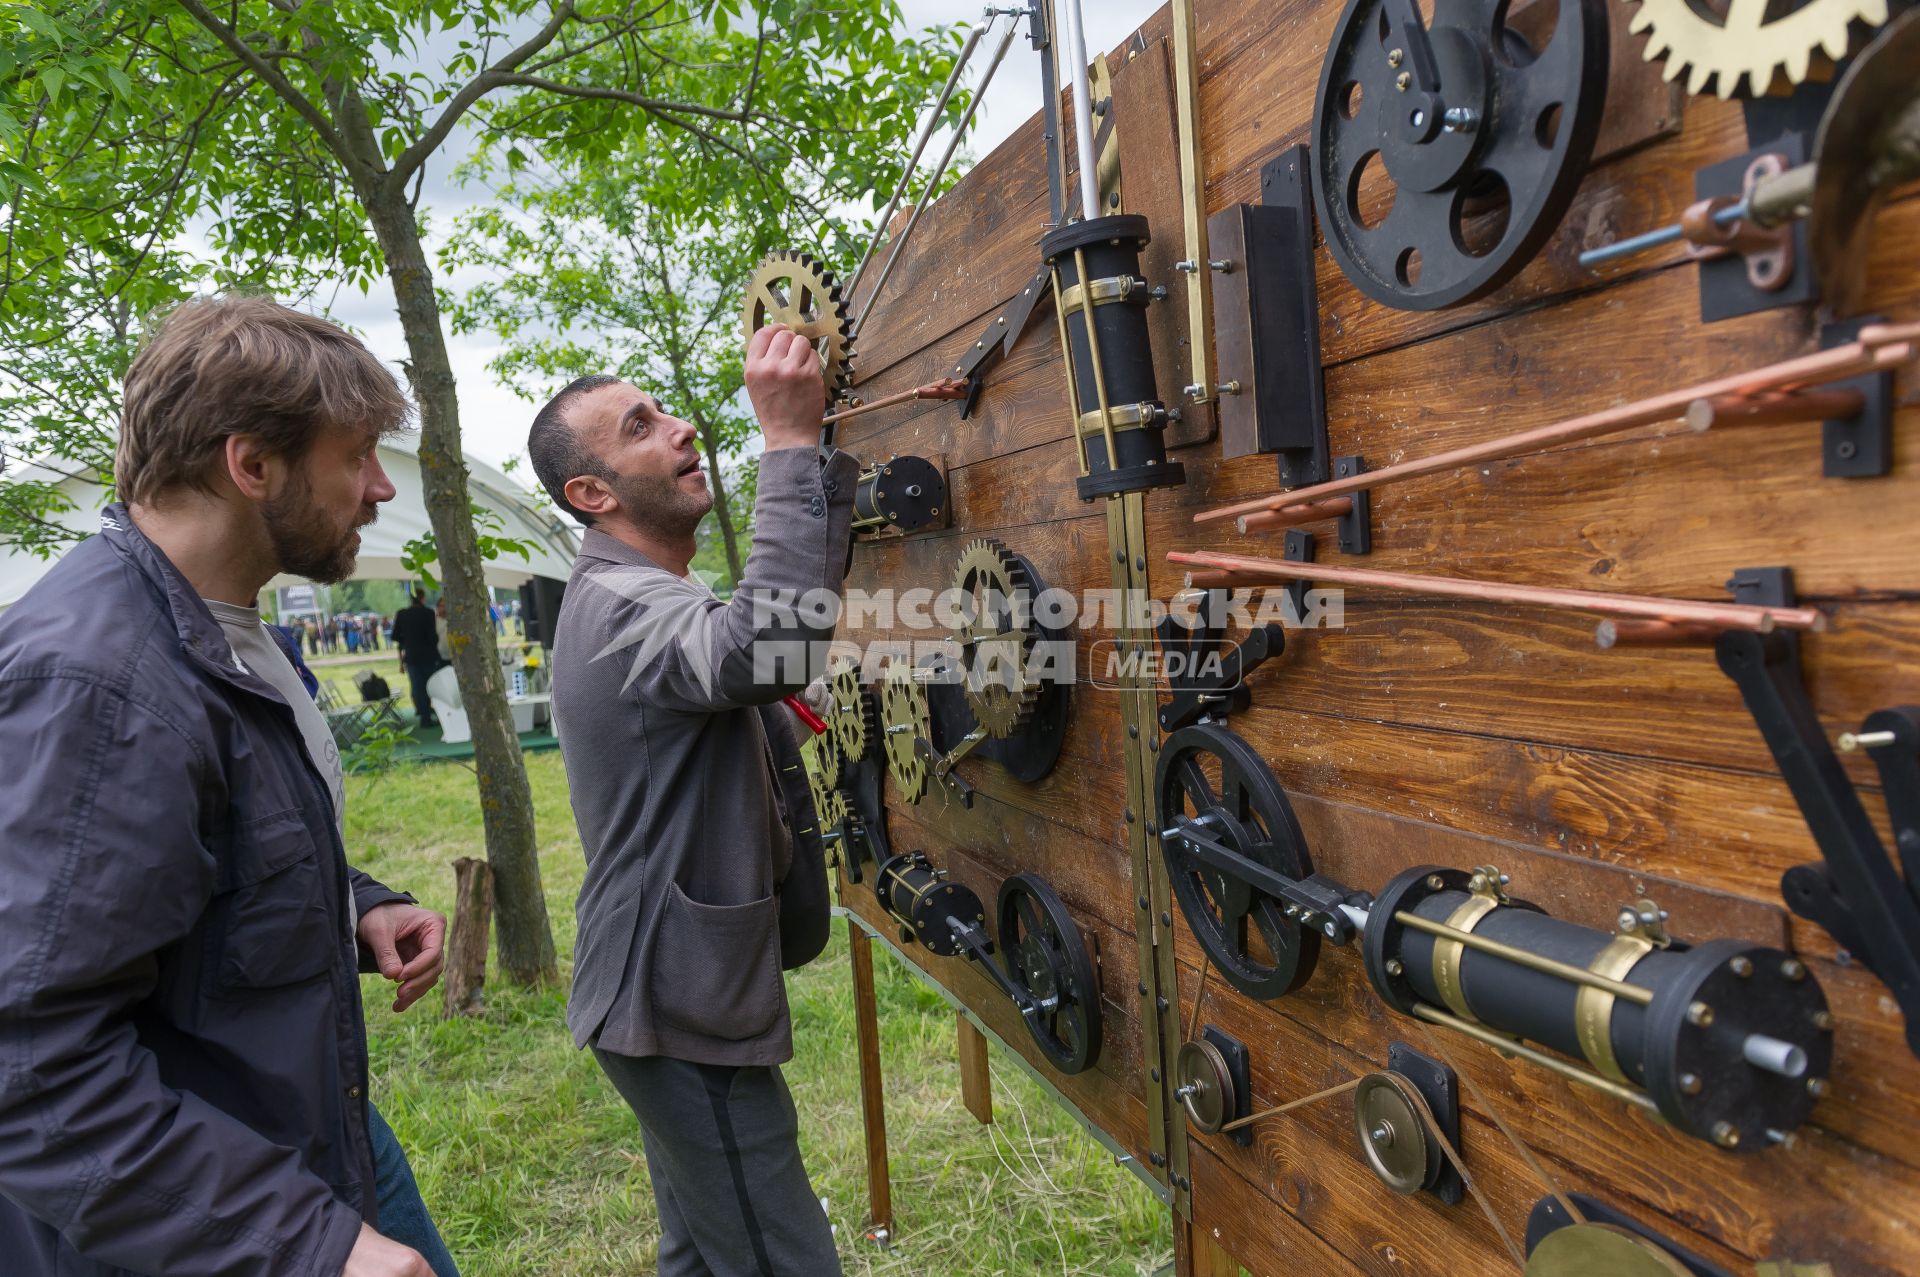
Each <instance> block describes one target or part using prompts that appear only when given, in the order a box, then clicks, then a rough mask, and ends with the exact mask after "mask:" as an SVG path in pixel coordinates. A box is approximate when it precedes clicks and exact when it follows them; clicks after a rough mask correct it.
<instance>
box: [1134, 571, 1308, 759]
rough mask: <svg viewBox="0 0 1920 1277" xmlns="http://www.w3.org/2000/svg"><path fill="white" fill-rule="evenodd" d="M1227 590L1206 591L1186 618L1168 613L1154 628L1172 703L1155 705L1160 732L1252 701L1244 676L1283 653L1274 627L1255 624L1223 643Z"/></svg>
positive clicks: (1282, 638)
mask: <svg viewBox="0 0 1920 1277" xmlns="http://www.w3.org/2000/svg"><path fill="white" fill-rule="evenodd" d="M1227 597H1228V595H1227V591H1225V590H1208V591H1207V597H1206V601H1205V602H1204V603H1203V604H1202V605H1201V607H1200V608H1198V609H1197V610H1196V612H1195V615H1194V616H1193V617H1192V618H1191V621H1189V619H1188V618H1186V617H1182V616H1179V615H1176V614H1174V613H1172V612H1169V613H1168V614H1167V615H1166V616H1164V617H1162V618H1161V619H1160V621H1159V623H1158V624H1157V625H1155V627H1154V629H1155V631H1156V632H1157V633H1158V635H1159V639H1160V659H1161V664H1162V667H1163V668H1164V669H1165V670H1166V674H1167V682H1168V683H1169V684H1170V685H1171V687H1172V688H1173V699H1172V700H1170V701H1168V702H1167V703H1166V704H1165V705H1163V706H1161V707H1160V730H1161V731H1163V732H1175V731H1178V730H1180V729H1181V728H1182V727H1186V726H1189V725H1190V724H1193V723H1197V722H1199V721H1200V720H1201V719H1202V718H1207V717H1212V718H1225V717H1227V716H1228V715H1229V714H1237V713H1239V712H1240V711H1242V710H1244V709H1246V708H1247V706H1249V705H1251V704H1252V703H1253V691H1252V689H1250V688H1249V687H1247V685H1246V677H1247V675H1248V674H1251V673H1252V672H1253V671H1254V670H1256V669H1258V668H1259V667H1260V666H1261V664H1262V663H1264V662H1265V661H1267V660H1269V659H1271V658H1273V657H1275V656H1278V655H1280V653H1281V652H1283V651H1285V650H1286V646H1287V633H1286V630H1285V628H1284V627H1282V626H1279V625H1261V626H1256V627H1255V628H1254V629H1253V630H1252V631H1251V632H1249V633H1248V635H1247V636H1246V637H1245V638H1244V639H1242V640H1240V641H1239V642H1238V643H1227V642H1226V633H1227V627H1226V619H1225V616H1224V612H1225V609H1226V605H1227Z"/></svg>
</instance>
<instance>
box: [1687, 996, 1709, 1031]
mask: <svg viewBox="0 0 1920 1277" xmlns="http://www.w3.org/2000/svg"><path fill="white" fill-rule="evenodd" d="M1687 1023H1688V1024H1693V1025H1698V1026H1699V1027H1700V1028H1703V1029H1704V1028H1706V1027H1707V1026H1708V1025H1709V1024H1712V1023H1713V1008H1712V1007H1710V1006H1708V1005H1707V1004H1706V1003H1704V1002H1694V1003H1691V1004H1689V1005H1688V1007H1687Z"/></svg>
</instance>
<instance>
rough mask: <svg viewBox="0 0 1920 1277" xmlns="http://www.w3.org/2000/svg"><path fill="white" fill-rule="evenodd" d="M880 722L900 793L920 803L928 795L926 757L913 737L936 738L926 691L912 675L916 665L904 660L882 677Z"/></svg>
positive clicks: (911, 800)
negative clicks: (928, 710) (915, 745)
mask: <svg viewBox="0 0 1920 1277" xmlns="http://www.w3.org/2000/svg"><path fill="white" fill-rule="evenodd" d="M880 722H881V724H882V726H883V728H884V729H885V730H884V732H883V734H882V740H883V741H884V742H885V747H886V752H887V770H888V771H889V772H891V773H892V774H893V783H894V784H896V785H898V786H899V787H900V796H901V797H902V798H904V799H906V800H907V801H908V802H910V803H917V802H919V801H920V800H921V799H922V798H925V797H926V796H927V760H926V759H925V758H923V757H921V755H920V751H919V750H917V749H915V748H914V744H913V743H914V741H916V740H925V741H927V742H928V743H929V744H931V742H932V738H933V726H932V718H931V716H930V715H929V714H928V712H927V691H926V689H925V688H923V687H921V686H920V684H919V683H918V682H916V681H915V680H914V677H913V667H912V666H910V665H908V664H906V663H905V662H904V661H895V662H893V663H892V664H890V665H888V666H887V672H886V676H885V677H884V678H882V679H881V680H880Z"/></svg>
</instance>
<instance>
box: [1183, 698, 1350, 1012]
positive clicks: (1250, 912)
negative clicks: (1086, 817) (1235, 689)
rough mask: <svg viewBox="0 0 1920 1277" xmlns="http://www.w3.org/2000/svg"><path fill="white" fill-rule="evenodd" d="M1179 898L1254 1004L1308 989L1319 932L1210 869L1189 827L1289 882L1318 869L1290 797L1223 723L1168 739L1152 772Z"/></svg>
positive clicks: (1231, 979) (1208, 947) (1205, 944)
mask: <svg viewBox="0 0 1920 1277" xmlns="http://www.w3.org/2000/svg"><path fill="white" fill-rule="evenodd" d="M1155 792H1156V794H1157V796H1158V798H1159V808H1158V810H1159V816H1160V826H1161V829H1162V834H1161V838H1160V854H1161V855H1162V856H1163V857H1164V858H1165V859H1166V863H1167V876H1168V877H1169V878H1170V879H1171V880H1172V882H1173V896H1174V899H1175V900H1177V901H1179V902H1180V912H1181V913H1182V914H1183V915H1184V916H1185V917H1186V920H1187V926H1188V927H1189V928H1191V929H1192V931H1193V935H1194V939H1196V940H1198V941H1199V942H1200V947H1201V948H1202V949H1204V950H1205V951H1206V953H1207V956H1208V957H1209V958H1211V959H1212V960H1213V965H1214V966H1215V967H1216V968H1218V969H1219V972H1220V974H1221V976H1222V977H1224V978H1225V979H1226V981H1227V983H1229V984H1231V985H1232V986H1233V987H1234V988H1236V989H1238V990H1240V992H1242V993H1244V994H1246V995H1247V996H1248V997H1251V998H1259V999H1262V1000H1269V999H1273V998H1280V997H1284V996H1286V995H1287V994H1289V993H1292V992H1293V991H1294V990H1295V989H1297V988H1299V987H1300V986H1301V985H1303V984H1305V983H1306V982H1307V980H1308V979H1309V978H1310V977H1311V976H1312V975H1313V967H1314V963H1315V962H1316V961H1318V959H1319V957H1320V936H1319V934H1318V933H1317V932H1313V931H1308V930H1306V929H1304V928H1302V927H1301V926H1300V925H1299V924H1298V923H1297V922H1295V921H1294V920H1293V919H1291V918H1289V917H1287V914H1286V905H1285V902H1283V901H1281V900H1278V899H1276V898H1275V897H1274V896H1272V895H1270V894H1268V893H1267V892H1264V891H1261V890H1260V889H1258V888H1257V887H1255V886H1254V885H1253V884H1252V883H1250V882H1248V881H1246V880H1245V879H1244V878H1241V877H1238V876H1236V875H1235V874H1234V873H1232V872H1231V871H1230V870H1227V869H1222V868H1219V867H1218V866H1216V865H1212V864H1208V863H1207V862H1206V860H1205V859H1203V858H1202V857H1201V856H1200V855H1199V854H1198V853H1197V849H1196V848H1195V847H1194V845H1193V844H1192V843H1190V842H1189V841H1187V839H1186V838H1183V837H1180V836H1178V831H1179V830H1180V829H1182V828H1187V829H1190V830H1191V832H1192V833H1193V834H1194V835H1195V836H1196V837H1198V838H1204V839H1206V840H1207V841H1208V842H1210V843H1213V844H1215V845H1217V846H1220V847H1224V848H1226V849H1227V850H1229V851H1231V852H1232V853H1234V854H1235V855H1237V856H1240V857H1243V858H1245V859H1247V860H1250V861H1253V862H1254V863H1255V864H1257V865H1259V866H1261V867H1263V868H1266V869H1271V870H1273V871H1274V872H1276V873H1279V874H1281V875H1282V876H1284V877H1287V878H1292V879H1296V880H1297V879H1301V878H1305V877H1307V876H1308V875H1309V874H1311V873H1312V872H1313V865H1312V863H1311V861H1310V860H1309V859H1308V856H1307V842H1306V838H1305V837H1304V836H1303V835H1302V834H1301V833H1300V823H1299V821H1297V820H1296V819H1295V818H1294V815H1293V805H1292V804H1291V803H1289V802H1288V801H1287V794H1286V791H1285V790H1283V789H1281V788H1280V782H1279V781H1277V780H1275V779H1274V776H1273V772H1272V771H1270V770H1269V769H1268V767H1267V764H1266V762H1265V761H1264V760H1263V759H1262V758H1261V757H1260V755H1259V754H1258V753H1257V752H1255V750H1254V748H1253V746H1251V745H1249V744H1247V742H1246V741H1244V740H1242V739H1240V737H1238V736H1236V735H1234V734H1233V733H1232V732H1230V731H1228V730H1227V729H1226V728H1224V727H1220V726H1218V725H1216V724H1213V723H1197V724H1195V725H1194V726H1192V727H1183V728H1181V729H1180V730H1179V731H1177V732H1175V733H1173V734H1172V735H1171V736H1169V737H1167V739H1166V741H1165V743H1164V744H1163V745H1162V746H1161V749H1160V764H1159V767H1158V769H1157V771H1156V772H1155Z"/></svg>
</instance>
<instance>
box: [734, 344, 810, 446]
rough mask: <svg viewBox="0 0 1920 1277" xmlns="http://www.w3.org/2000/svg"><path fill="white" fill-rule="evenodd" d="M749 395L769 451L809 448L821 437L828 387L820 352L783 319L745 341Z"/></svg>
mask: <svg viewBox="0 0 1920 1277" xmlns="http://www.w3.org/2000/svg"><path fill="white" fill-rule="evenodd" d="M746 381H747V396H748V398H750V399H752V400H753V414H754V416H756V417H758V418H759V419H760V431H761V433H762V434H764V435H765V436H766V439H767V451H769V452H773V451H775V450H777V449H780V448H811V447H813V446H815V445H816V444H817V443H818V442H819V440H820V418H821V416H822V415H823V414H824V413H825V411H826V405H827V389H826V383H825V382H824V381H822V380H821V375H820V354H819V352H818V351H816V350H814V348H813V346H812V345H811V344H809V343H808V341H807V340H806V338H804V337H801V336H800V335H799V334H797V333H795V332H794V331H793V330H792V329H790V328H788V327H787V326H786V325H785V324H768V325H767V326H766V327H765V328H762V329H760V330H759V331H758V332H756V333H754V335H753V337H752V339H751V340H749V341H748V342H747V367H746Z"/></svg>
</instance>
